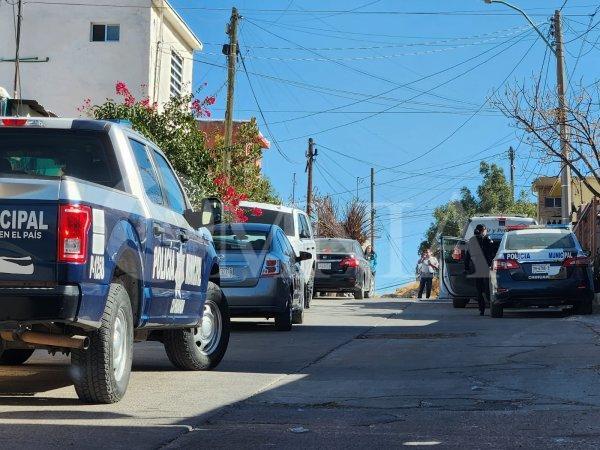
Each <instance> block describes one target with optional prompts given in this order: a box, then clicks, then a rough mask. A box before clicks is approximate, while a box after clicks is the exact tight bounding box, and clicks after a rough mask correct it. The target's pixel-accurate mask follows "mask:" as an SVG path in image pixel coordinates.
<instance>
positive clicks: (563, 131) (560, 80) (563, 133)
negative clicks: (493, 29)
mask: <svg viewBox="0 0 600 450" xmlns="http://www.w3.org/2000/svg"><path fill="white" fill-rule="evenodd" d="M483 1H484V3H487V4H488V5H491V4H492V3H501V4H503V5H505V6H507V7H509V8H510V9H513V10H515V11H517V12H518V13H519V14H521V15H522V16H523V17H525V19H527V22H529V25H531V27H532V28H533V29H534V30H535V31H536V32H537V34H539V36H540V37H541V38H542V40H543V41H544V42H545V43H546V45H547V46H548V48H550V50H552V53H553V54H554V56H556V82H557V83H556V84H557V93H558V111H559V120H560V149H561V154H562V170H561V185H562V195H561V197H562V199H561V200H562V201H561V210H562V214H561V215H562V223H564V224H570V223H571V167H570V166H569V164H568V163H567V161H569V140H568V137H567V125H566V118H567V114H566V105H567V103H566V99H565V69H564V56H563V41H562V31H561V22H560V11H559V10H556V11H554V38H555V41H556V48H554V46H553V45H552V44H551V43H550V41H548V39H546V36H544V34H543V33H542V32H541V31H540V29H539V28H538V27H537V26H536V25H535V24H534V23H533V21H532V20H531V19H530V18H529V16H528V15H527V13H525V11H523V10H522V9H520V8H517V7H516V6H515V5H511V4H510V3H508V2H505V1H504V0H483Z"/></svg>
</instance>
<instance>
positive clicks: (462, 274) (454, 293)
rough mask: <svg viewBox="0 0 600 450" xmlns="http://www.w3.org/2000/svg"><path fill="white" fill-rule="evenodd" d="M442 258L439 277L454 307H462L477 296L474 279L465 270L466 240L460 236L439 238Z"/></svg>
mask: <svg viewBox="0 0 600 450" xmlns="http://www.w3.org/2000/svg"><path fill="white" fill-rule="evenodd" d="M441 249H442V258H441V260H442V261H441V264H440V279H441V281H442V283H443V284H444V287H445V288H446V290H447V291H448V293H449V294H450V296H451V297H452V299H453V304H454V306H455V307H464V306H465V305H466V304H467V303H468V302H469V300H470V299H471V298H475V297H476V296H477V290H476V288H475V279H474V278H472V277H469V276H468V275H467V273H466V271H465V256H466V253H467V242H466V240H464V239H461V238H455V237H446V236H442V238H441Z"/></svg>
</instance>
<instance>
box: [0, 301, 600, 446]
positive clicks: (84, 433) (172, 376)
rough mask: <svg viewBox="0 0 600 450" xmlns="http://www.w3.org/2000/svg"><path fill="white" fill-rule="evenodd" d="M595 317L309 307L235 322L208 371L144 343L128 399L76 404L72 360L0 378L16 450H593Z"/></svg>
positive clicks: (397, 304)
mask: <svg viewBox="0 0 600 450" xmlns="http://www.w3.org/2000/svg"><path fill="white" fill-rule="evenodd" d="M599 333H600V318H599V317H597V316H591V317H582V316H570V315H567V314H564V313H561V312H541V313H538V314H533V313H525V314H508V315H507V317H506V318H505V319H501V320H498V319H491V318H490V317H484V318H481V317H479V316H478V313H477V311H476V310H475V309H473V308H468V309H466V310H454V309H452V307H451V305H449V304H447V303H441V302H439V301H431V302H420V303H419V302H414V301H402V300H395V299H394V300H392V299H373V300H364V301H355V300H350V299H329V300H318V301H316V302H315V304H314V307H313V308H311V310H310V311H309V312H308V314H307V317H306V323H305V325H303V326H300V327H297V328H296V329H294V330H293V331H292V332H291V333H280V332H275V331H273V329H272V327H271V326H269V325H268V324H249V323H239V324H236V326H235V331H234V334H233V337H232V341H231V344H230V350H229V352H228V354H227V356H226V358H225V360H224V361H223V363H222V364H221V366H220V367H219V368H218V371H215V372H210V373H185V372H175V371H174V370H173V369H172V368H171V366H170V365H169V362H168V360H167V358H166V356H165V354H164V351H163V350H162V347H161V346H160V345H157V344H155V343H147V344H138V346H137V347H136V357H135V362H134V373H133V375H132V380H131V385H130V388H129V392H128V394H127V396H126V398H125V399H124V400H123V401H122V402H121V403H119V404H117V405H111V406H89V405H81V404H79V402H78V401H77V399H76V396H75V392H74V390H73V388H72V387H71V386H70V385H69V377H68V365H67V363H68V360H67V359H66V358H58V357H57V358H49V357H48V356H47V355H44V354H42V353H40V354H39V355H36V356H35V357H34V358H33V359H32V360H31V362H30V363H28V364H27V365H25V366H23V367H19V368H0V438H1V439H2V442H4V443H5V444H6V443H10V447H11V448H32V447H35V448H66V447H67V448H68V447H90V448H106V447H110V448H133V447H136V448H194V447H203V448H207V447H228V448H249V447H278V448H286V447H289V448H294V447H296V448H308V447H320V448H365V447H384V448H389V447H403V446H410V445H423V446H425V445H427V446H429V445H432V446H434V447H435V448H462V449H464V448H478V449H479V448H533V447H537V448H574V447H577V448H597V447H598V445H599V443H600V383H598V381H599V373H600V362H599V356H600V351H599V349H600V347H599V344H600V341H599V336H600V334H599Z"/></svg>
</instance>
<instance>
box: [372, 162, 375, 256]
mask: <svg viewBox="0 0 600 450" xmlns="http://www.w3.org/2000/svg"><path fill="white" fill-rule="evenodd" d="M371 249H372V250H373V251H375V169H374V168H373V167H371Z"/></svg>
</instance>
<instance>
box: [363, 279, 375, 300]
mask: <svg viewBox="0 0 600 450" xmlns="http://www.w3.org/2000/svg"><path fill="white" fill-rule="evenodd" d="M373 295H375V280H374V279H373V278H372V277H371V281H369V290H368V291H366V292H365V298H373Z"/></svg>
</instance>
